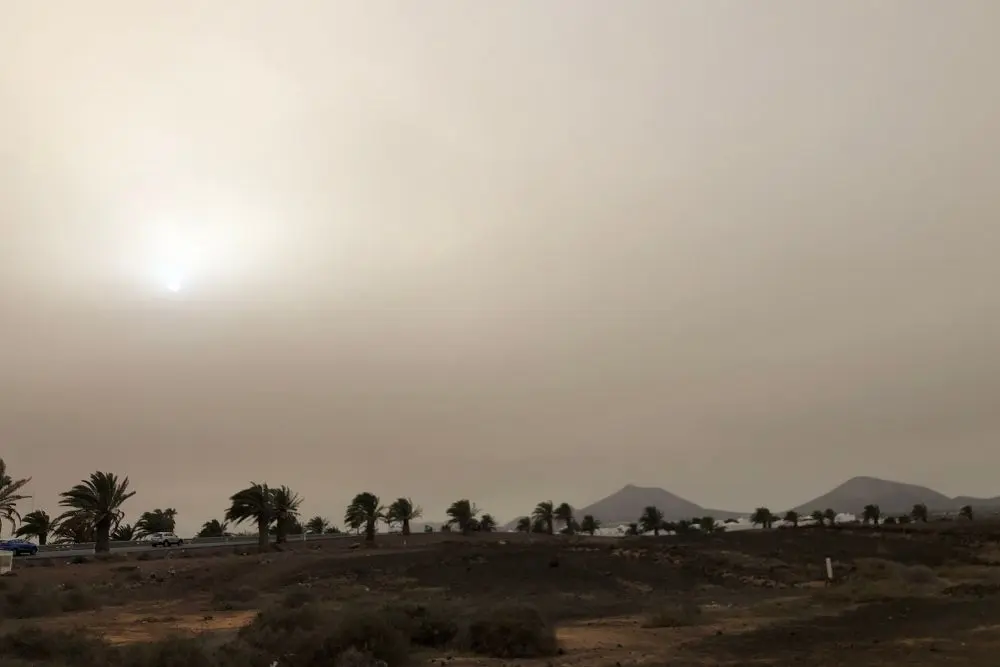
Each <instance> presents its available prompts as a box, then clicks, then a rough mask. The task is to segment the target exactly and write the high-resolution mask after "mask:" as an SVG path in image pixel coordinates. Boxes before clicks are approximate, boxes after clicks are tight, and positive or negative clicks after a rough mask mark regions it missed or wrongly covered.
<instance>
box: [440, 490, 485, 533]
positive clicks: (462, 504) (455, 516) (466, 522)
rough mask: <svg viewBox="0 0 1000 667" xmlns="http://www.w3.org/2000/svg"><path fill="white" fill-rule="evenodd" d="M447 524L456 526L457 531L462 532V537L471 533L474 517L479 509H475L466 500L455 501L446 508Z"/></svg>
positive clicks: (474, 521)
mask: <svg viewBox="0 0 1000 667" xmlns="http://www.w3.org/2000/svg"><path fill="white" fill-rule="evenodd" d="M447 514H448V517H449V518H448V524H447V525H449V526H451V525H455V526H458V529H459V530H461V531H462V534H463V535H468V534H469V532H470V531H472V529H473V527H474V526H475V523H476V516H477V515H478V514H479V508H477V507H476V506H475V505H474V504H473V503H471V502H469V501H468V500H467V499H465V498H463V499H462V500H456V501H455V502H453V503H452V504H451V507H449V508H448V512H447Z"/></svg>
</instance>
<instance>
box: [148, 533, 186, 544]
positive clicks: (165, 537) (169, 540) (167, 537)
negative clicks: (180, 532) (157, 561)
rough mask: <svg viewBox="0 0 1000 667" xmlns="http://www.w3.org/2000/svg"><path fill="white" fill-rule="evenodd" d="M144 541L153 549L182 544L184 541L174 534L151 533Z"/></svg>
mask: <svg viewBox="0 0 1000 667" xmlns="http://www.w3.org/2000/svg"><path fill="white" fill-rule="evenodd" d="M146 541H147V542H149V545H150V546H153V547H170V546H180V545H182V544H184V540H182V539H181V538H179V537H177V535H175V534H174V533H153V534H152V535H150V536H149V537H147V538H146Z"/></svg>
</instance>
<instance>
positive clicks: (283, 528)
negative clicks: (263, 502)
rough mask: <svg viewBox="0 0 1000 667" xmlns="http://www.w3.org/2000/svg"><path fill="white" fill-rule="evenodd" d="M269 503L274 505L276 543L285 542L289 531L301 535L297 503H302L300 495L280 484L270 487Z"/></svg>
mask: <svg viewBox="0 0 1000 667" xmlns="http://www.w3.org/2000/svg"><path fill="white" fill-rule="evenodd" d="M271 504H272V505H273V507H274V521H275V529H276V532H275V542H277V543H278V544H281V543H282V542H285V541H286V540H287V538H288V535H289V533H291V534H293V535H301V534H302V526H301V524H299V505H301V504H302V497H301V496H299V494H297V493H295V492H294V491H292V490H291V489H290V488H288V487H287V486H284V485H282V486H279V487H276V488H273V489H271Z"/></svg>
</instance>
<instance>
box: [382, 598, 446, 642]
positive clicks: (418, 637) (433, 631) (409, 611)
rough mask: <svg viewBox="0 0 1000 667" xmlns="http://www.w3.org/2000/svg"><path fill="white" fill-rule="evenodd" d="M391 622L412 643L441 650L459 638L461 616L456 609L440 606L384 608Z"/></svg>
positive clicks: (404, 605) (413, 605) (394, 606)
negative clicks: (458, 620) (459, 619)
mask: <svg viewBox="0 0 1000 667" xmlns="http://www.w3.org/2000/svg"><path fill="white" fill-rule="evenodd" d="M383 612H384V613H385V614H387V616H388V618H389V620H390V622H391V623H392V624H393V625H394V626H395V627H396V628H398V629H399V630H400V632H402V633H403V634H404V635H405V636H406V637H408V638H409V640H410V643H412V644H415V645H417V646H426V647H429V648H441V647H444V646H447V645H448V644H450V643H451V641H452V640H454V639H455V637H457V636H458V633H459V627H458V623H457V622H456V621H455V619H456V618H459V614H458V613H457V612H456V610H454V609H450V608H446V607H444V606H440V605H431V606H428V605H422V604H402V605H390V606H387V607H384V608H383Z"/></svg>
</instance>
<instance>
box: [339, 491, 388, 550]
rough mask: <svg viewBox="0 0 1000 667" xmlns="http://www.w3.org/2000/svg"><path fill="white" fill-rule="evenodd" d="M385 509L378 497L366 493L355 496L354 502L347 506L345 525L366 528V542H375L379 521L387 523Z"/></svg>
mask: <svg viewBox="0 0 1000 667" xmlns="http://www.w3.org/2000/svg"><path fill="white" fill-rule="evenodd" d="M385 516H386V512H385V507H384V506H383V505H382V503H381V501H380V500H379V498H378V496H376V495H375V494H374V493H369V492H368V491H365V492H363V493H359V494H358V495H356V496H354V500H352V501H351V504H350V505H348V506H347V512H345V513H344V523H346V524H347V525H348V526H351V527H355V526H356V527H357V528H356V529H360V528H361V527H362V526H364V528H365V541H366V542H374V541H375V525H376V524H377V523H378V522H379V521H385Z"/></svg>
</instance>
